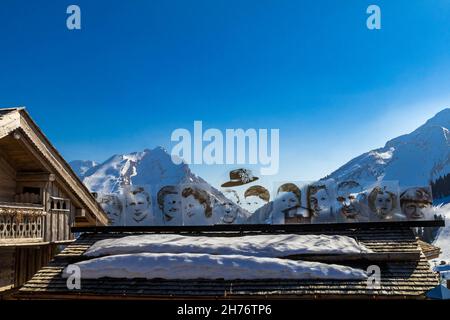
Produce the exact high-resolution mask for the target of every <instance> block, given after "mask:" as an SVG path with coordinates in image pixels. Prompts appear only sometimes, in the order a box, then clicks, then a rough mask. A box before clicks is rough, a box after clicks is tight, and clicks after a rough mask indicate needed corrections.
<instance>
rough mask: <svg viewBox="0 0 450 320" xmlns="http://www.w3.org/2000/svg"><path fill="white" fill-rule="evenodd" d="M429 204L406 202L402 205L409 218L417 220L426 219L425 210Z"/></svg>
mask: <svg viewBox="0 0 450 320" xmlns="http://www.w3.org/2000/svg"><path fill="white" fill-rule="evenodd" d="M427 207H428V205H427V204H426V203H420V202H406V203H404V204H403V205H402V211H403V214H404V215H406V217H407V218H408V219H411V220H417V219H424V218H425V213H424V212H423V210H424V209H425V208H427Z"/></svg>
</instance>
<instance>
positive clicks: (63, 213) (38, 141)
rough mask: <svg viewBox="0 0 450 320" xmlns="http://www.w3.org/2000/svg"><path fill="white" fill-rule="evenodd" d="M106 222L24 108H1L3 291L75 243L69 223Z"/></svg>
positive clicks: (0, 283) (0, 282)
mask: <svg viewBox="0 0 450 320" xmlns="http://www.w3.org/2000/svg"><path fill="white" fill-rule="evenodd" d="M106 223H107V217H106V215H105V213H104V212H103V210H102V209H101V208H100V207H99V206H98V204H97V203H96V201H95V199H94V198H93V197H92V195H91V194H90V193H89V191H88V190H87V189H86V187H84V185H83V184H82V183H81V181H79V179H78V178H77V176H76V175H75V173H73V171H72V169H71V168H70V167H69V165H68V164H67V163H66V162H65V161H64V159H63V158H62V157H61V156H60V155H59V153H58V152H57V151H56V149H55V148H54V147H53V146H52V145H51V144H50V142H49V141H48V139H47V138H46V137H45V136H44V134H43V133H42V132H41V131H40V129H39V128H38V127H37V125H36V124H35V123H34V122H33V120H32V119H31V118H30V116H29V115H28V113H27V112H26V111H25V109H24V108H12V109H0V292H2V291H5V290H8V289H11V288H15V287H18V286H20V285H22V284H23V283H24V282H25V281H27V280H28V279H30V278H31V277H32V276H33V274H34V273H35V272H36V271H37V270H39V269H40V268H41V267H42V266H44V265H46V264H47V263H48V262H49V261H50V260H51V259H52V258H53V256H54V255H55V253H56V252H57V250H58V246H60V245H64V244H67V243H70V242H71V241H73V239H74V236H73V233H72V232H71V227H74V226H77V225H78V226H95V225H105V224H106Z"/></svg>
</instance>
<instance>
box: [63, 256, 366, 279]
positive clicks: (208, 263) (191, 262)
mask: <svg viewBox="0 0 450 320" xmlns="http://www.w3.org/2000/svg"><path fill="white" fill-rule="evenodd" d="M75 265H77V266H79V267H80V272H81V279H98V278H103V277H109V278H128V279H133V278H146V279H155V278H162V279H173V280H180V279H225V280H235V279H333V280H363V279H366V278H367V275H366V273H365V272H364V271H363V270H360V269H355V268H351V267H347V266H340V265H332V264H331V265H328V264H324V263H318V262H305V261H293V260H287V259H277V258H261V257H247V256H239V255H226V256H223V255H209V254H194V253H182V254H169V253H135V254H123V255H114V256H106V257H101V258H94V259H91V260H87V261H82V262H78V263H76V264H75ZM63 275H64V276H65V277H68V275H69V274H67V270H66V269H65V270H64V272H63Z"/></svg>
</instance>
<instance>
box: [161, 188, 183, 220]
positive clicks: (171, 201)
mask: <svg viewBox="0 0 450 320" xmlns="http://www.w3.org/2000/svg"><path fill="white" fill-rule="evenodd" d="M180 211H181V200H180V196H179V195H178V194H166V195H165V196H164V202H163V213H164V221H167V222H169V221H172V220H173V218H175V217H177V216H179V215H180Z"/></svg>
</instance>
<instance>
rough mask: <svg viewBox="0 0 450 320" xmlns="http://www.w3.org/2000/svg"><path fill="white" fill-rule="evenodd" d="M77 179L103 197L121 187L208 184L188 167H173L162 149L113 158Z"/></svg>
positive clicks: (182, 165)
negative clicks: (80, 179)
mask: <svg viewBox="0 0 450 320" xmlns="http://www.w3.org/2000/svg"><path fill="white" fill-rule="evenodd" d="M86 162H88V161H86ZM76 163H78V161H77V162H76ZM71 165H72V163H71ZM80 177H81V178H82V180H83V183H84V184H85V185H86V186H87V187H88V188H89V190H91V192H97V193H102V194H109V193H117V192H119V191H120V190H121V188H122V187H124V186H128V185H148V186H154V187H157V186H164V185H178V184H185V183H203V184H206V183H207V182H206V181H205V180H203V179H202V178H200V177H198V176H196V175H195V174H193V173H192V172H191V170H190V169H189V166H188V165H187V164H185V163H182V164H180V165H176V164H174V163H173V162H172V159H171V157H170V155H169V154H168V153H167V151H166V150H165V149H164V148H162V147H157V148H155V149H153V150H149V149H145V150H144V151H142V152H133V153H128V154H119V155H114V156H112V157H111V158H109V159H108V160H106V161H105V162H103V163H101V164H98V165H96V166H92V167H91V168H90V169H89V170H86V171H85V172H84V174H80Z"/></svg>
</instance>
